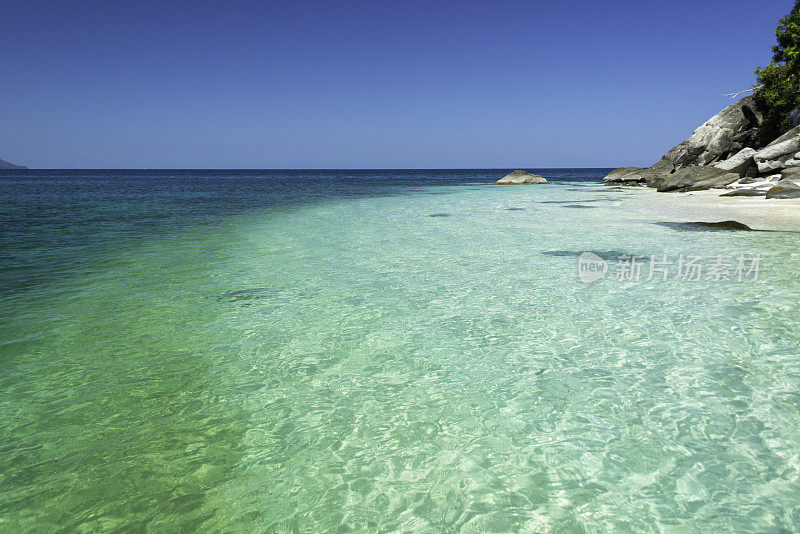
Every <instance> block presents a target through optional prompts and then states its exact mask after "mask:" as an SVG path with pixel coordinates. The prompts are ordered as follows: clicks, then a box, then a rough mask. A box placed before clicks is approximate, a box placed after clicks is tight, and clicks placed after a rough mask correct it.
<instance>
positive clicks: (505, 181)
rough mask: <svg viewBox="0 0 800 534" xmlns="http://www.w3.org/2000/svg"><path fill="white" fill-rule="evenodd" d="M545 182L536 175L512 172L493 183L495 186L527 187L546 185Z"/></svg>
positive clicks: (517, 171) (518, 171)
mask: <svg viewBox="0 0 800 534" xmlns="http://www.w3.org/2000/svg"><path fill="white" fill-rule="evenodd" d="M546 183H547V180H545V179H544V178H543V177H541V176H539V175H538V174H531V173H529V172H526V171H520V170H516V171H512V172H510V173H508V174H507V175H505V176H504V177H502V178H500V179H499V180H497V181H496V182H495V184H497V185H529V184H546Z"/></svg>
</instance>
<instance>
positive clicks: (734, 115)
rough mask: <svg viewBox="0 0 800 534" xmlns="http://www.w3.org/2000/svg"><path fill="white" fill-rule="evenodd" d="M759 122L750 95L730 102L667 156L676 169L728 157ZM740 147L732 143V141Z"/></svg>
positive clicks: (709, 163)
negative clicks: (733, 102)
mask: <svg viewBox="0 0 800 534" xmlns="http://www.w3.org/2000/svg"><path fill="white" fill-rule="evenodd" d="M760 123H761V114H760V113H759V112H758V111H757V110H756V106H755V103H754V102H753V97H752V96H747V97H744V98H742V99H741V100H739V101H738V102H736V103H735V104H731V105H730V106H728V107H727V108H725V109H723V110H722V111H720V112H719V113H718V114H716V115H714V116H713V117H711V118H710V119H709V120H708V121H706V122H705V123H704V124H703V125H701V126H700V127H699V128H697V129H696V130H695V131H694V133H692V135H691V136H690V137H689V138H688V139H686V140H685V141H684V142H682V143H681V144H679V145H678V146H676V147H674V148H673V149H672V150H670V151H669V152H667V153H666V154H665V155H664V157H663V158H662V159H666V160H667V161H668V162H669V163H671V164H672V166H673V167H674V168H675V169H681V168H683V167H688V166H690V165H711V164H714V163H717V162H719V161H724V160H726V159H728V157H729V156H731V155H733V154H735V153H736V152H737V148H740V147H741V145H742V139H743V138H744V137H747V136H749V135H750V134H751V133H752V132H753V131H754V129H757V128H758V125H759V124H760ZM735 139H736V140H738V141H736V142H738V143H739V146H738V147H737V146H734V142H735V141H734V140H735Z"/></svg>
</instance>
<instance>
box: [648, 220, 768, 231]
mask: <svg viewBox="0 0 800 534" xmlns="http://www.w3.org/2000/svg"><path fill="white" fill-rule="evenodd" d="M656 224H658V225H660V226H666V227H668V228H672V229H674V230H689V231H694V232H703V231H717V230H722V231H731V230H740V231H745V232H751V231H755V230H753V229H752V228H750V227H749V226H747V225H746V224H743V223H740V222H739V221H720V222H703V221H696V222H661V223H656Z"/></svg>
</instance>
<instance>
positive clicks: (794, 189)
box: [767, 180, 800, 198]
mask: <svg viewBox="0 0 800 534" xmlns="http://www.w3.org/2000/svg"><path fill="white" fill-rule="evenodd" d="M767 198H800V186H798V185H797V184H796V183H794V182H792V181H790V180H781V181H780V182H778V183H777V184H775V186H774V187H772V188H770V189H769V190H768V191H767Z"/></svg>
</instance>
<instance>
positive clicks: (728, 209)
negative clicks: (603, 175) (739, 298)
mask: <svg viewBox="0 0 800 534" xmlns="http://www.w3.org/2000/svg"><path fill="white" fill-rule="evenodd" d="M629 191H630V193H631V194H626V195H624V196H623V197H622V206H623V208H624V210H625V211H626V212H628V213H629V214H631V215H634V216H636V217H639V218H643V219H645V220H652V221H664V222H693V221H703V222H719V221H729V220H734V221H738V222H740V223H743V224H746V225H747V226H749V227H750V228H752V229H754V230H785V231H800V199H769V200H767V199H765V198H764V197H720V195H721V194H723V193H725V192H726V191H727V190H724V189H710V190H707V191H692V192H690V193H658V192H656V190H655V189H651V188H646V187H641V188H638V187H631V188H629ZM627 192H628V190H626V193H627Z"/></svg>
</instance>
